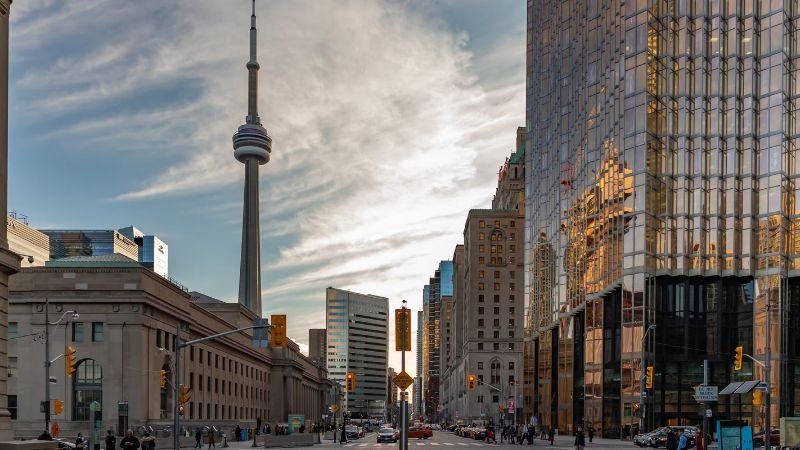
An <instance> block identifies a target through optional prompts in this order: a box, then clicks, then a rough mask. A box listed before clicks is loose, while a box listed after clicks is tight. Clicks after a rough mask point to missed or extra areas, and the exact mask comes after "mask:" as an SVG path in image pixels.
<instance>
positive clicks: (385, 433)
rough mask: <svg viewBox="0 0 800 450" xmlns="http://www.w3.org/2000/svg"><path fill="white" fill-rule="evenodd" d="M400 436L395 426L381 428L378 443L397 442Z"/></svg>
mask: <svg viewBox="0 0 800 450" xmlns="http://www.w3.org/2000/svg"><path fill="white" fill-rule="evenodd" d="M399 438H400V436H398V433H397V432H396V431H395V430H394V428H381V429H380V430H378V443H381V442H397V440H398V439H399Z"/></svg>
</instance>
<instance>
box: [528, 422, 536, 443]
mask: <svg viewBox="0 0 800 450" xmlns="http://www.w3.org/2000/svg"><path fill="white" fill-rule="evenodd" d="M534 434H536V428H535V427H534V426H533V425H531V426H529V427H528V445H533V435H534Z"/></svg>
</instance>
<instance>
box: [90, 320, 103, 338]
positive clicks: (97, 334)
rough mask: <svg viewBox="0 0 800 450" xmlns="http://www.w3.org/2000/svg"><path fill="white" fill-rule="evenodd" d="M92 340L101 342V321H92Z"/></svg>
mask: <svg viewBox="0 0 800 450" xmlns="http://www.w3.org/2000/svg"><path fill="white" fill-rule="evenodd" d="M92 342H103V322H92Z"/></svg>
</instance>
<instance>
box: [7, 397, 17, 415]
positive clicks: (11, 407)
mask: <svg viewBox="0 0 800 450" xmlns="http://www.w3.org/2000/svg"><path fill="white" fill-rule="evenodd" d="M8 412H10V413H11V420H17V396H16V395H9V396H8Z"/></svg>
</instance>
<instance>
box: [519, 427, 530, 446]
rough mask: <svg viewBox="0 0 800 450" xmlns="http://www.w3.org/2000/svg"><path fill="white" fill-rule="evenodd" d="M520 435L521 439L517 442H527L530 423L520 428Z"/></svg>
mask: <svg viewBox="0 0 800 450" xmlns="http://www.w3.org/2000/svg"><path fill="white" fill-rule="evenodd" d="M517 426H519V425H517ZM518 436H519V440H518V441H517V444H520V445H521V444H524V443H525V439H528V425H527V424H526V425H523V426H522V427H521V428H520V430H519V435H518Z"/></svg>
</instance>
